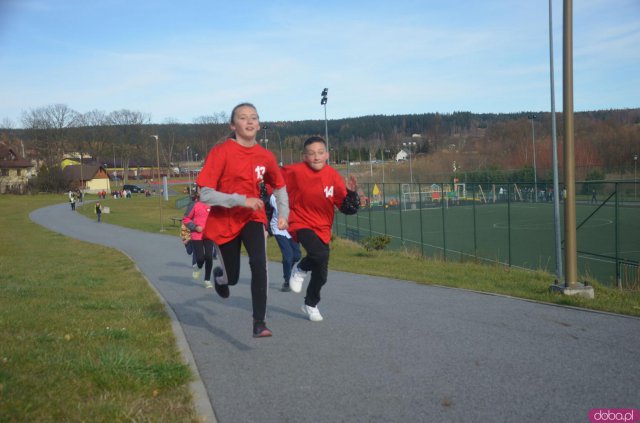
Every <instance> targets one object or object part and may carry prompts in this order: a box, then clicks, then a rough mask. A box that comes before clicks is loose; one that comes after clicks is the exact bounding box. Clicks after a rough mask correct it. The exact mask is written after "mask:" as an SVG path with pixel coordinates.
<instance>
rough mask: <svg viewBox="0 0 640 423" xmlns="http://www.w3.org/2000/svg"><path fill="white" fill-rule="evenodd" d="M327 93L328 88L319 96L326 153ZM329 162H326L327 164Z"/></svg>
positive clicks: (327, 134)
mask: <svg viewBox="0 0 640 423" xmlns="http://www.w3.org/2000/svg"><path fill="white" fill-rule="evenodd" d="M328 93H329V88H325V89H324V90H322V93H320V95H321V96H322V98H321V99H320V105H322V106H324V140H325V141H326V142H327V151H329V126H328V125H327V94H328ZM328 162H329V160H327V163H328Z"/></svg>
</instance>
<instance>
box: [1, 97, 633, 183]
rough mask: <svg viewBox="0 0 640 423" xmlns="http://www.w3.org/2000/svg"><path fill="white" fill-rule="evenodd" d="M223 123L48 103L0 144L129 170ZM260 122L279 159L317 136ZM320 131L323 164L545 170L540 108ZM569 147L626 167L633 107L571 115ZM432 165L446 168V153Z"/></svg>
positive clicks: (188, 151)
mask: <svg viewBox="0 0 640 423" xmlns="http://www.w3.org/2000/svg"><path fill="white" fill-rule="evenodd" d="M227 121H228V116H227V115H225V113H219V114H214V115H212V116H202V117H200V118H198V119H197V120H196V123H192V124H182V123H166V124H151V123H149V118H148V116H147V115H145V114H144V113H141V112H136V111H130V110H119V111H114V112H111V113H109V114H106V113H103V112H95V111H94V112H89V113H85V114H81V113H78V112H76V111H74V110H72V109H70V108H68V107H67V106H65V105H62V104H56V105H51V106H46V107H42V108H39V109H34V110H31V111H29V112H28V113H25V114H24V115H23V129H12V128H2V129H0V141H2V142H4V143H5V144H8V145H9V146H11V147H12V148H13V149H14V150H15V151H16V152H18V153H19V154H22V153H24V155H25V156H26V157H27V158H38V159H41V160H43V161H44V162H45V163H46V164H47V165H49V166H55V165H56V164H57V163H60V159H61V157H62V155H63V154H65V153H71V152H76V153H77V152H82V153H83V154H87V155H91V156H92V157H94V158H95V159H96V160H97V161H98V162H99V163H101V164H106V165H107V167H130V166H142V165H155V163H156V141H155V138H154V137H152V135H158V139H159V142H158V154H159V156H160V164H161V166H162V167H165V166H166V167H168V166H178V165H179V164H180V163H181V162H185V161H202V160H203V159H204V158H205V157H206V155H207V153H208V151H209V150H210V149H211V147H212V146H213V145H215V144H216V143H218V142H220V141H222V140H224V139H225V137H226V136H227V135H228V134H229V132H230V129H229V125H228V123H227ZM556 122H557V139H558V146H559V154H560V161H562V142H563V133H564V129H563V123H564V122H563V116H562V113H557V115H556ZM261 124H262V126H263V130H261V131H260V134H259V137H258V138H259V141H261V142H263V145H265V146H266V147H267V148H268V149H269V150H271V151H272V152H273V153H274V154H275V155H276V157H277V158H278V159H279V160H280V161H282V162H283V163H284V164H287V163H290V162H292V161H298V160H300V151H301V148H302V147H301V146H302V143H303V141H304V140H305V139H306V138H307V137H309V136H311V135H321V136H324V135H325V121H324V120H305V121H295V122H294V121H285V122H262V123H261ZM327 128H328V135H329V137H328V138H329V146H330V149H331V155H332V161H334V162H337V163H340V162H346V161H350V162H352V161H359V162H363V161H369V157H371V159H375V160H383V159H384V160H389V159H392V158H393V157H395V155H396V154H397V153H398V151H399V150H401V149H406V150H407V151H409V150H411V152H412V157H414V158H415V159H417V160H419V159H420V158H421V157H424V156H427V157H428V156H434V157H435V156H437V155H448V156H447V157H455V158H456V160H457V161H458V163H459V165H460V166H461V167H462V166H463V167H464V169H465V171H468V172H478V171H483V170H486V169H515V170H517V169H523V168H527V167H531V166H532V156H533V151H534V150H533V146H534V144H535V154H536V159H537V163H536V168H537V169H539V171H540V172H541V173H544V172H545V171H548V170H549V169H550V168H551V148H552V147H551V140H552V138H551V114H550V113H548V112H522V113H510V114H475V113H469V112H456V113H450V114H440V113H424V114H413V115H394V116H384V115H373V116H362V117H356V118H348V119H332V120H328V121H327ZM265 139H266V140H267V142H266V143H265V142H264V140H265ZM414 143H415V144H414ZM575 146H576V166H577V167H578V168H584V169H587V171H588V169H597V170H598V171H599V172H601V173H603V174H611V173H614V174H617V175H620V176H622V175H625V174H626V173H628V172H632V171H633V169H634V159H633V157H634V155H635V154H638V153H639V152H640V108H636V109H622V110H599V111H591V112H576V113H575ZM442 162H443V163H444V162H446V166H447V167H450V160H449V159H447V160H442ZM560 163H562V162H560ZM443 166H444V164H443ZM436 171H437V172H441V171H442V170H441V169H434V172H436ZM582 176H583V177H584V175H582ZM578 177H580V175H578Z"/></svg>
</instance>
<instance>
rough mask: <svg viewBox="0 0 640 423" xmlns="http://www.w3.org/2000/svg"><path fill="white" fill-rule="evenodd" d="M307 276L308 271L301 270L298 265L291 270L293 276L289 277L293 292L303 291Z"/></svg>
mask: <svg viewBox="0 0 640 423" xmlns="http://www.w3.org/2000/svg"><path fill="white" fill-rule="evenodd" d="M306 276H307V272H305V271H304V270H300V268H299V267H298V266H296V267H294V268H293V270H292V271H291V276H290V277H289V286H290V287H291V290H292V291H293V292H296V293H298V292H300V291H302V284H303V283H304V278H305V277H306Z"/></svg>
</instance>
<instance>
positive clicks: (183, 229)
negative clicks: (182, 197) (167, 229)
mask: <svg viewBox="0 0 640 423" xmlns="http://www.w3.org/2000/svg"><path fill="white" fill-rule="evenodd" d="M197 197H198V194H197V192H196V191H192V192H190V193H189V203H188V204H187V207H185V209H184V214H183V215H182V218H183V220H184V217H186V216H188V215H189V213H190V212H191V210H192V209H193V206H194V205H195V204H196V199H197ZM180 238H182V242H183V244H184V248H185V249H186V250H187V254H188V255H190V256H191V267H192V268H193V271H194V272H195V271H196V270H197V268H198V265H197V264H196V256H195V254H193V245H192V244H191V231H190V230H189V228H187V226H186V225H185V224H184V222H183V223H182V225H181V226H180Z"/></svg>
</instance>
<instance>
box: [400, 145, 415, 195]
mask: <svg viewBox="0 0 640 423" xmlns="http://www.w3.org/2000/svg"><path fill="white" fill-rule="evenodd" d="M402 145H403V146H405V147H409V179H410V180H411V185H413V167H412V165H411V154H412V153H413V146H414V145H416V143H415V141H411V142H403V143H402Z"/></svg>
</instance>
